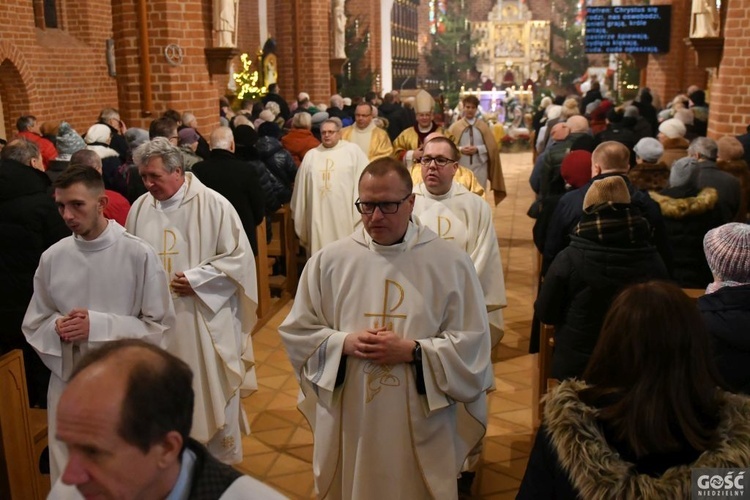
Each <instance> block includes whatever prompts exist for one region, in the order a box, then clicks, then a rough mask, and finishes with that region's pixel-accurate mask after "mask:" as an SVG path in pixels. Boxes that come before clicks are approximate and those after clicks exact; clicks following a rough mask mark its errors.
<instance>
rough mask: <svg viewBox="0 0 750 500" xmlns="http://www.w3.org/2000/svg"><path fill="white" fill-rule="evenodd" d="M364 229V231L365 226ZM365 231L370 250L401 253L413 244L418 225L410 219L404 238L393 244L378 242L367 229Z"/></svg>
mask: <svg viewBox="0 0 750 500" xmlns="http://www.w3.org/2000/svg"><path fill="white" fill-rule="evenodd" d="M362 230H363V231H364V228H363V229H362ZM364 233H365V242H366V243H367V246H368V247H369V248H370V250H374V251H375V252H378V253H401V252H403V251H405V250H408V249H409V248H410V247H411V246H412V243H413V241H412V240H414V239H415V237H416V235H417V226H416V224H414V223H413V222H412V221H409V225H408V226H407V227H406V233H405V234H404V238H403V239H402V240H401V242H400V243H394V244H393V245H381V244H380V243H376V242H375V240H373V239H372V237H370V235H369V233H368V232H367V231H364Z"/></svg>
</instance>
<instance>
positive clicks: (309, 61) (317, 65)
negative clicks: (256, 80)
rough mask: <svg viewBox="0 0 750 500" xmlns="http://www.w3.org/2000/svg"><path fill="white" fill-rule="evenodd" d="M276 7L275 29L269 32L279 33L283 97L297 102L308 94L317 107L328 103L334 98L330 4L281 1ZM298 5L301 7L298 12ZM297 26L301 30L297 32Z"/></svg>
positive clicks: (280, 78)
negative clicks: (332, 94) (332, 93)
mask: <svg viewBox="0 0 750 500" xmlns="http://www.w3.org/2000/svg"><path fill="white" fill-rule="evenodd" d="M270 4H271V2H269V9H270V8H271V5H270ZM274 4H275V28H272V27H269V32H273V31H275V32H276V33H277V36H276V38H277V42H278V43H277V48H278V63H279V85H280V87H281V95H282V97H284V98H285V99H286V100H287V101H288V102H293V101H294V100H295V99H296V98H297V94H298V93H299V92H302V91H305V92H307V93H308V94H310V98H311V99H312V101H313V102H315V103H320V102H328V100H329V98H330V96H331V71H330V68H329V61H330V59H331V49H330V47H331V29H330V12H331V2H330V0H321V1H317V2H309V1H307V0H278V1H276V2H274ZM295 5H297V6H298V7H299V8H298V10H297V11H296V12H295ZM296 26H299V29H295V27H296ZM297 48H298V50H297ZM295 50H296V51H297V53H296V54H295Z"/></svg>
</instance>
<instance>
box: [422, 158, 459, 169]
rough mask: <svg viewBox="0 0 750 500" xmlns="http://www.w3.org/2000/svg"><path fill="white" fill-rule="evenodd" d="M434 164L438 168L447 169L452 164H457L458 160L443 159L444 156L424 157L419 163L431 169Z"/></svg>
mask: <svg viewBox="0 0 750 500" xmlns="http://www.w3.org/2000/svg"><path fill="white" fill-rule="evenodd" d="M432 162H435V165H437V167H438V168H445V167H447V166H448V165H450V164H451V163H456V160H452V159H450V158H443V157H442V156H437V157H433V156H423V157H422V158H420V159H419V163H421V164H422V165H424V166H425V167H429V166H430V164H431V163H432Z"/></svg>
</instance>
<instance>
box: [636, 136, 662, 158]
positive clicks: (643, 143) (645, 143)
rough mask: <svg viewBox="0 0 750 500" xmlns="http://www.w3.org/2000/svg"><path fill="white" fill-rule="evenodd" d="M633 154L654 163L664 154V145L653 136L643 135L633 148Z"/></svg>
mask: <svg viewBox="0 0 750 500" xmlns="http://www.w3.org/2000/svg"><path fill="white" fill-rule="evenodd" d="M633 151H635V154H636V155H638V157H639V158H640V159H642V160H643V161H645V162H647V163H656V162H657V161H659V158H661V157H662V155H663V154H664V146H662V144H661V142H659V141H657V140H656V139H654V138H653V137H644V138H643V139H641V140H640V141H638V143H637V144H636V145H635V147H634V148H633Z"/></svg>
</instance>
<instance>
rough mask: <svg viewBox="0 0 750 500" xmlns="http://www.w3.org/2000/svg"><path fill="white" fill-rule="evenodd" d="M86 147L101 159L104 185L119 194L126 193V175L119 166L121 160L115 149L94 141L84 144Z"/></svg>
mask: <svg viewBox="0 0 750 500" xmlns="http://www.w3.org/2000/svg"><path fill="white" fill-rule="evenodd" d="M86 149H90V150H91V151H93V152H94V153H96V154H97V156H98V157H99V158H100V159H101V160H102V179H103V180H104V187H106V188H107V189H111V190H112V191H117V192H118V193H120V194H121V195H123V196H124V195H126V194H127V193H128V189H127V180H126V179H127V176H126V175H125V174H124V173H123V171H122V169H120V167H121V166H122V162H121V161H120V155H119V153H118V152H117V151H115V150H114V149H112V148H111V147H109V146H108V145H107V144H103V143H99V142H95V143H92V144H89V145H88V146H86Z"/></svg>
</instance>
